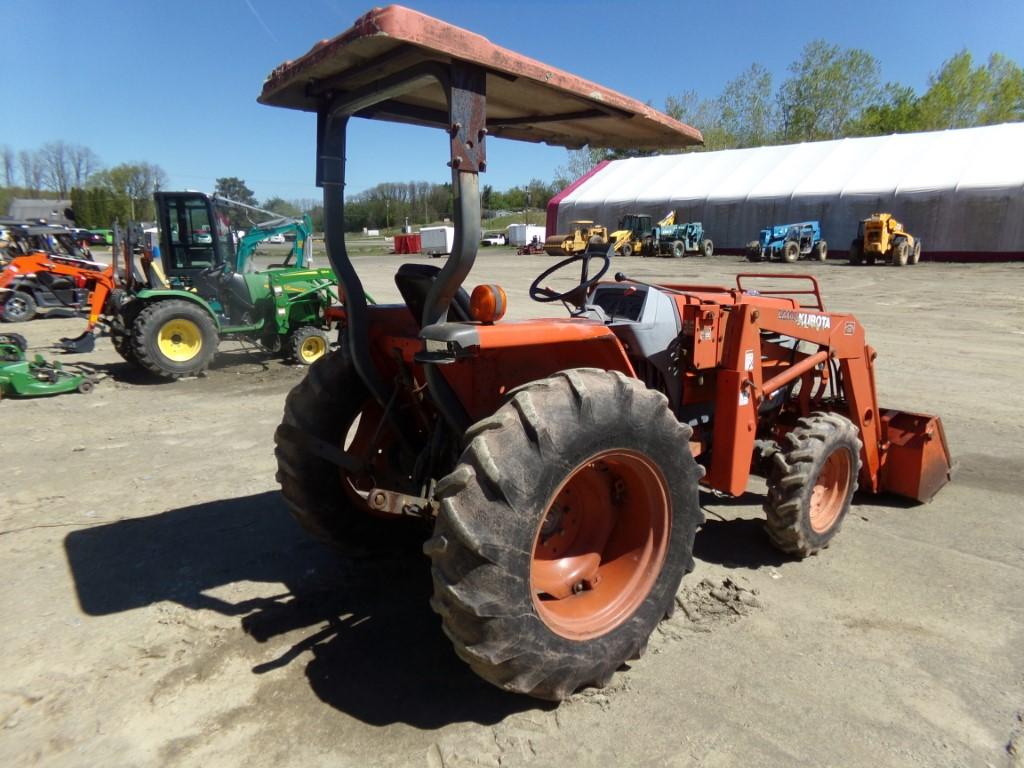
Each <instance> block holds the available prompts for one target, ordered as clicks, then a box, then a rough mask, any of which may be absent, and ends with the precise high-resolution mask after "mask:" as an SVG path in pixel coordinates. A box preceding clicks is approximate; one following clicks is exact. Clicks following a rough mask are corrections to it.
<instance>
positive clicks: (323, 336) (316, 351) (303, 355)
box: [287, 325, 331, 365]
mask: <svg viewBox="0 0 1024 768" xmlns="http://www.w3.org/2000/svg"><path fill="white" fill-rule="evenodd" d="M330 348H331V340H330V338H329V337H328V336H327V333H326V332H325V331H323V330H322V329H320V328H317V327H316V326H314V325H304V326H302V327H301V328H299V329H297V330H296V331H295V332H294V333H293V334H292V335H291V336H290V337H289V339H288V344H287V349H288V357H289V359H291V360H294V361H295V362H296V363H298V364H299V365H312V364H313V363H315V362H316V361H317V360H319V359H320V358H321V357H323V356H324V355H326V354H327V352H328V351H329V350H330Z"/></svg>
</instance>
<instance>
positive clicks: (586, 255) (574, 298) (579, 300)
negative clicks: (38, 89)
mask: <svg viewBox="0 0 1024 768" xmlns="http://www.w3.org/2000/svg"><path fill="white" fill-rule="evenodd" d="M611 252H612V250H611V247H609V249H608V251H591V250H586V251H584V252H583V253H577V254H574V255H572V256H570V257H569V258H567V259H562V260H561V261H560V262H558V263H557V264H555V265H554V266H553V267H550V268H549V269H545V270H544V271H543V272H541V273H540V274H539V275H538V276H537V279H536V280H534V281H533V282H532V283H531V284H530V298H531V299H533V300H534V301H539V302H541V303H547V302H551V301H567V302H569V303H570V304H574V305H576V306H577V307H582V306H583V304H584V303H585V302H586V298H587V293H588V292H589V290H590V288H591V286H593V285H596V284H597V281H598V280H600V279H601V278H602V277H604V273H605V272H607V271H608V267H610V266H611V265H612V259H611V256H610V255H609V254H610V253H611ZM593 258H598V259H601V261H602V264H601V268H600V270H598V272H597V274H596V275H594V276H593V277H590V260H591V259H593ZM577 261H579V262H581V266H580V282H579V285H577V286H576V287H575V288H571V289H569V290H568V291H565V292H563V293H557V292H556V291H553V290H551V289H550V288H542V287H541V283H542V282H543V281H544V280H546V279H547V278H548V277H550V276H551V275H553V274H554V273H555V272H557V271H558V270H560V269H564V268H565V267H568V266H569V265H571V264H575V263H576V262H577Z"/></svg>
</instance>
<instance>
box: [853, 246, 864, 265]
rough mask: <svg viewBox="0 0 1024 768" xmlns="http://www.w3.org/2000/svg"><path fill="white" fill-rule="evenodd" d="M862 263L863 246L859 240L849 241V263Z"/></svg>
mask: <svg viewBox="0 0 1024 768" xmlns="http://www.w3.org/2000/svg"><path fill="white" fill-rule="evenodd" d="M863 263H864V246H863V244H862V243H861V241H860V240H854V241H853V242H852V243H850V264H852V265H853V266H855V267H859V266H860V265H861V264H863Z"/></svg>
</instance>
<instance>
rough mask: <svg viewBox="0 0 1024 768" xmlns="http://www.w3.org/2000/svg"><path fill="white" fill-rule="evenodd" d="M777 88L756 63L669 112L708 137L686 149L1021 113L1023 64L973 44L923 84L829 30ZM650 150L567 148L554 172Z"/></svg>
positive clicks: (564, 176) (999, 119) (668, 106)
mask: <svg viewBox="0 0 1024 768" xmlns="http://www.w3.org/2000/svg"><path fill="white" fill-rule="evenodd" d="M788 72H789V75H788V77H787V78H786V79H785V80H783V81H782V82H781V83H780V84H779V86H778V88H774V83H773V78H772V74H771V73H770V72H769V71H768V70H767V69H766V68H765V67H764V66H763V65H761V64H759V63H754V64H751V65H750V66H749V67H748V68H747V69H745V70H744V71H743V72H741V73H740V74H739V75H738V76H737V77H735V78H734V79H732V80H730V81H729V82H728V83H726V85H725V87H724V88H723V89H722V92H721V93H720V94H719V95H718V96H717V97H715V98H710V99H708V98H702V97H701V96H700V95H699V94H698V93H697V92H696V91H684V92H682V93H680V94H677V95H673V96H669V97H668V98H667V99H666V101H665V112H666V113H667V114H668V115H670V116H671V117H674V118H676V119H677V120H681V121H682V122H684V123H689V124H691V125H693V126H695V127H696V128H698V129H700V131H701V133H702V134H703V135H704V145H703V146H700V147H693V148H689V149H687V150H685V151H692V152H708V151H715V150H722V149H740V148H744V147H760V146H767V145H772V144H793V143H799V142H803V141H823V140H828V139H840V138H846V137H858V136H883V135H888V134H891V133H914V132H917V131H936V130H944V129H950V128H971V127H974V126H980V125H993V124H996V123H1005V122H1017V121H1021V120H1024V69H1022V68H1021V67H1020V66H1019V65H1018V64H1017V63H1015V62H1014V61H1012V60H1011V59H1009V58H1007V57H1006V56H1004V55H1002V54H1000V53H994V54H992V55H991V56H990V57H989V58H988V60H987V61H985V62H980V63H979V62H976V61H975V59H974V57H973V56H972V55H971V54H970V52H968V51H961V52H959V53H957V54H956V55H955V56H953V57H952V58H950V59H948V60H947V61H945V62H944V63H943V64H942V66H941V67H940V68H939V69H938V71H935V72H932V73H931V75H930V76H929V78H928V85H927V88H926V89H925V90H924V92H923V93H920V94H918V93H917V92H916V91H915V90H914V89H913V88H912V87H910V86H907V85H903V84H901V83H897V82H884V83H883V81H882V76H881V65H880V64H879V62H878V60H877V59H876V58H875V57H874V56H872V55H871V54H870V53H868V52H867V51H864V50H861V49H858V48H846V49H844V48H841V47H840V46H838V45H834V44H831V43H828V42H826V41H824V40H813V41H811V42H810V43H808V44H807V45H806V46H805V47H804V49H803V51H802V53H801V56H800V58H799V59H797V60H796V61H794V62H793V63H792V64H790V65H789V68H788ZM640 154H654V152H653V151H652V152H649V153H648V152H629V151H606V150H596V149H586V148H584V149H583V150H577V151H570V152H569V157H568V161H567V163H566V165H565V166H563V167H561V168H559V169H558V172H557V173H556V176H558V177H559V179H560V181H562V182H569V181H572V180H574V179H576V178H579V177H580V176H582V175H583V174H584V173H586V172H587V171H588V170H590V168H592V167H593V166H594V165H595V164H596V163H597V162H599V161H600V160H603V159H615V158H619V157H629V156H636V155H640Z"/></svg>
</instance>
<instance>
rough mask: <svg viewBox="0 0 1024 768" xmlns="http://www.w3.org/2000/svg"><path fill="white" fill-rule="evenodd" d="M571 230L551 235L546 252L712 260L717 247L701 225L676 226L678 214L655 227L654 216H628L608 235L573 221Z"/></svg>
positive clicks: (596, 227) (602, 228) (598, 227)
mask: <svg viewBox="0 0 1024 768" xmlns="http://www.w3.org/2000/svg"><path fill="white" fill-rule="evenodd" d="M569 226H570V229H571V230H572V231H571V232H569V233H568V234H564V235H552V236H551V237H549V238H548V239H547V241H546V242H545V243H544V251H545V252H546V253H548V254H549V255H551V256H571V255H573V254H576V253H583V252H584V251H585V250H586V249H587V248H588V246H591V245H607V246H610V247H612V248H613V249H614V253H615V255H616V256H671V257H674V258H677V259H678V258H682V257H684V256H689V255H697V256H711V255H712V254H713V253H714V251H715V246H714V243H713V242H712V241H711V238H709V237H708V236H707V235H706V233H705V232H704V226H703V225H702V224H701V223H700V222H699V221H690V222H686V223H682V224H677V223H676V213H675V211H670V212H669V213H668V215H667V216H665V218H663V219H662V220H661V221H659V222H657V223H654V219H653V218H652V217H651V216H648V215H646V214H641V213H627V214H626V215H625V216H623V217H622V218H621V219H620V220H619V227H618V229H616V230H615V231H614V232H611V233H609V232H608V228H607V227H605V226H603V225H601V224H595V223H594V222H593V221H582V220H581V221H573V222H571V223H570V225H569Z"/></svg>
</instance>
